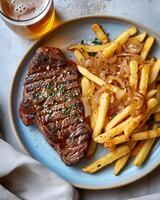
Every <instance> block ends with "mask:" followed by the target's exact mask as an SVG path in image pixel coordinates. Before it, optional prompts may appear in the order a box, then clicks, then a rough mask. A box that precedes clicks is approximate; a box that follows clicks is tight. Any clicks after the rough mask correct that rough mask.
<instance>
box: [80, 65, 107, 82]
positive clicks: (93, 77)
mask: <svg viewBox="0 0 160 200" xmlns="http://www.w3.org/2000/svg"><path fill="white" fill-rule="evenodd" d="M77 68H78V71H79V72H80V73H81V74H82V75H83V76H85V77H86V78H88V79H89V80H91V81H93V82H94V83H96V84H98V85H100V86H103V85H105V82H104V81H103V80H102V79H100V78H99V77H98V76H96V75H94V74H92V73H91V72H90V71H88V70H87V69H86V68H84V67H82V66H80V65H77Z"/></svg>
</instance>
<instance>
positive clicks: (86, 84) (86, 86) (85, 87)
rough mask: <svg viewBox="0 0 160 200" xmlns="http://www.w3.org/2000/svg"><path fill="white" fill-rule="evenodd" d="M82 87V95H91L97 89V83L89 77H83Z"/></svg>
mask: <svg viewBox="0 0 160 200" xmlns="http://www.w3.org/2000/svg"><path fill="white" fill-rule="evenodd" d="M81 88H82V96H85V97H90V96H91V95H92V94H93V92H94V90H95V85H94V83H93V82H92V81H90V80H89V79H88V78H86V77H83V78H82V80H81Z"/></svg>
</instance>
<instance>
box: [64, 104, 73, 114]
mask: <svg viewBox="0 0 160 200" xmlns="http://www.w3.org/2000/svg"><path fill="white" fill-rule="evenodd" d="M76 108H77V107H76V105H71V106H69V107H67V108H63V109H62V113H63V114H65V115H67V114H69V113H70V111H71V110H74V109H76Z"/></svg>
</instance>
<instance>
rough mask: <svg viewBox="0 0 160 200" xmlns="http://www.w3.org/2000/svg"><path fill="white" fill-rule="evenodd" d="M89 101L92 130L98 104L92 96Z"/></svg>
mask: <svg viewBox="0 0 160 200" xmlns="http://www.w3.org/2000/svg"><path fill="white" fill-rule="evenodd" d="M90 103H91V116H90V121H91V128H92V130H93V129H94V127H95V124H96V121H97V114H98V104H97V102H95V100H94V98H93V97H92V98H91V100H90Z"/></svg>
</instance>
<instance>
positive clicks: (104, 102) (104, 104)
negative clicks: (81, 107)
mask: <svg viewBox="0 0 160 200" xmlns="http://www.w3.org/2000/svg"><path fill="white" fill-rule="evenodd" d="M108 107H109V94H108V93H106V92H104V93H102V94H101V96H100V98H99V106H98V114H97V121H96V124H95V127H94V129H93V134H92V137H93V138H94V137H96V136H98V135H99V134H100V133H101V131H102V129H103V126H104V122H105V118H106V115H107V111H108Z"/></svg>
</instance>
